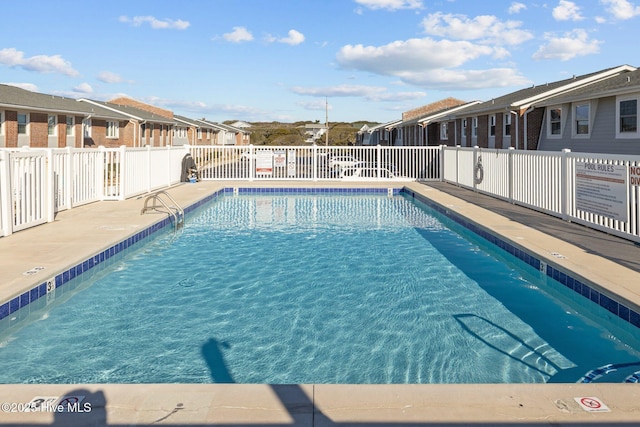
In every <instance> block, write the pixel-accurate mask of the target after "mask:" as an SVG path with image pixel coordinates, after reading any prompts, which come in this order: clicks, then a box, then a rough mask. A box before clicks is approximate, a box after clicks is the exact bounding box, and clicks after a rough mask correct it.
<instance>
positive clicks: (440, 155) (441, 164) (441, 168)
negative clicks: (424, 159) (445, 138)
mask: <svg viewBox="0 0 640 427" xmlns="http://www.w3.org/2000/svg"><path fill="white" fill-rule="evenodd" d="M444 147H445V146H444V144H440V150H439V151H438V163H439V167H438V173H439V174H440V182H444Z"/></svg>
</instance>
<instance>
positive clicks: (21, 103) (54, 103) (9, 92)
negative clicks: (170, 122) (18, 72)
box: [0, 84, 127, 120]
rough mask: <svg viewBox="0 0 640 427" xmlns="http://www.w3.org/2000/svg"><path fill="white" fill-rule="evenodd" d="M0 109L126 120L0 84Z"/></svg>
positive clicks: (92, 107) (74, 101) (88, 106)
mask: <svg viewBox="0 0 640 427" xmlns="http://www.w3.org/2000/svg"><path fill="white" fill-rule="evenodd" d="M0 107H4V108H15V109H16V110H29V111H46V112H51V113H65V114H75V115H80V116H90V115H92V116H94V117H100V118H107V119H118V120H123V119H126V118H127V117H126V116H123V115H122V114H119V113H117V112H114V111H111V110H108V109H105V108H102V107H99V106H96V105H91V104H87V103H83V102H79V101H78V100H77V99H74V98H66V97H63V96H56V95H47V94H44V93H38V92H31V91H29V90H25V89H22V88H19V87H16V86H10V85H3V84H0Z"/></svg>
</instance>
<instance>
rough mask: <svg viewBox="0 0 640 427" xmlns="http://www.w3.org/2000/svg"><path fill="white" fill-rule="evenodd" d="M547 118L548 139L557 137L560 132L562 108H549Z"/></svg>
mask: <svg viewBox="0 0 640 427" xmlns="http://www.w3.org/2000/svg"><path fill="white" fill-rule="evenodd" d="M547 118H548V122H549V126H548V129H547V134H548V135H549V136H550V137H559V136H560V134H561V130H562V108H560V107H553V108H549V114H548V116H547Z"/></svg>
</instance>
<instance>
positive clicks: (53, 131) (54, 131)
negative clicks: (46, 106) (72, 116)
mask: <svg viewBox="0 0 640 427" xmlns="http://www.w3.org/2000/svg"><path fill="white" fill-rule="evenodd" d="M51 119H53V127H51V126H50V123H51ZM47 136H49V137H56V136H58V116H57V115H55V114H47Z"/></svg>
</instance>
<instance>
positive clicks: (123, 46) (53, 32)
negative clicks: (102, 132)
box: [0, 0, 640, 122]
mask: <svg viewBox="0 0 640 427" xmlns="http://www.w3.org/2000/svg"><path fill="white" fill-rule="evenodd" d="M0 9H1V10H2V17H3V19H2V25H1V26H0V82H1V83H5V84H12V85H16V86H20V87H23V88H26V89H30V90H34V91H37V92H42V93H48V94H56V95H62V96H69V97H74V98H79V97H84V98H91V99H97V100H103V101H107V100H109V99H112V98H115V97H118V96H123V95H126V96H130V97H132V98H135V99H138V100H141V101H144V102H148V103H151V104H154V105H157V106H159V107H163V108H167V109H170V110H172V111H174V113H176V114H180V115H184V116H187V117H191V118H201V117H205V118H207V119H209V120H213V121H224V120H245V121H283V122H292V121H299V120H319V121H320V122H324V120H325V107H326V106H327V105H328V111H329V121H357V120H368V121H373V122H387V121H391V120H396V119H400V118H401V116H402V112H403V111H407V110H410V109H412V108H416V107H419V106H422V105H425V104H429V103H431V102H434V101H437V100H440V99H442V98H446V97H449V96H452V97H456V98H459V99H462V100H465V101H472V100H481V101H485V100H489V99H491V98H492V97H496V96H500V95H503V94H505V93H509V92H512V91H515V90H518V89H521V88H523V87H526V86H529V85H532V84H544V83H545V82H551V81H556V80H561V79H564V78H567V77H570V76H572V75H574V74H575V75H580V74H586V73H590V72H594V71H598V70H601V69H603V68H608V67H614V66H618V65H622V64H628V65H634V66H638V65H640V61H639V60H638V52H639V51H640V49H639V48H638V46H637V44H638V40H640V37H639V36H640V30H639V29H638V28H639V26H640V0H586V1H579V0H574V1H567V0H551V1H546V2H544V1H527V0H521V1H501V0H491V1H478V0H436V1H430V0H200V1H195V0H183V1H175V0H172V1H164V0H128V1H121V0H110V1H109V2H92V1H88V2H87V1H75V0H74V1H71V0H56V1H51V0H30V1H29V2H26V3H25V2H19V1H13V2H9V1H3V2H2V6H1V8H0ZM325 100H326V101H325Z"/></svg>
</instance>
